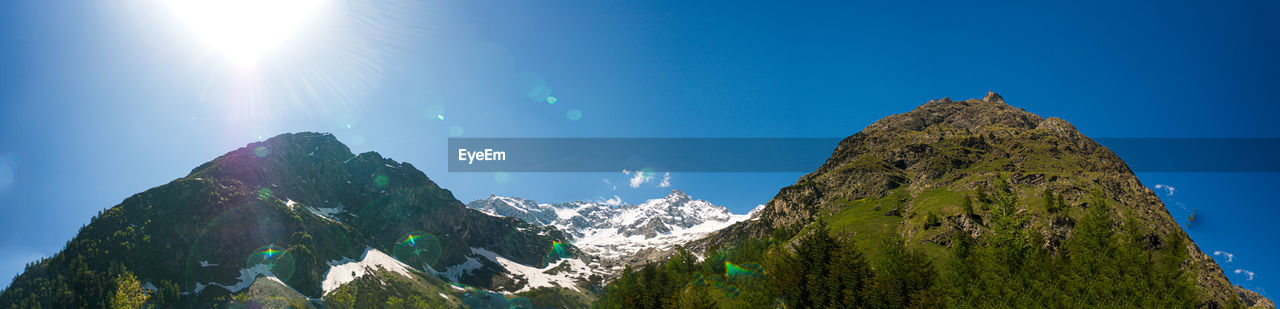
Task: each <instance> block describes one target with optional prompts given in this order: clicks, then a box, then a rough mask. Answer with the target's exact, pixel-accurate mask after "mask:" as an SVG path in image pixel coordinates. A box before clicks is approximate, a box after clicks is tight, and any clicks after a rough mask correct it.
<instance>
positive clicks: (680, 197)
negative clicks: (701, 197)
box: [663, 190, 692, 204]
mask: <svg viewBox="0 0 1280 309" xmlns="http://www.w3.org/2000/svg"><path fill="white" fill-rule="evenodd" d="M663 199H665V200H666V201H667V202H669V203H671V204H681V203H685V202H688V201H690V200H692V199H691V198H689V195H688V194H685V193H684V191H680V190H671V193H669V194H667V196H666V197H664V198H663Z"/></svg>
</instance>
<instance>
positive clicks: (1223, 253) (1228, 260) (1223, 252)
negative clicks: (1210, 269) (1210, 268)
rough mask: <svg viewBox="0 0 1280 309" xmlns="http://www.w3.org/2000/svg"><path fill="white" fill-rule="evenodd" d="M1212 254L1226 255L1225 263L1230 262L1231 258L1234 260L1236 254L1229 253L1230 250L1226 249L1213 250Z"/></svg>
mask: <svg viewBox="0 0 1280 309" xmlns="http://www.w3.org/2000/svg"><path fill="white" fill-rule="evenodd" d="M1213 255H1214V256H1219V255H1220V256H1224V257H1226V258H1227V263H1231V261H1233V260H1235V259H1236V255H1235V254H1231V252H1226V251H1214V252H1213Z"/></svg>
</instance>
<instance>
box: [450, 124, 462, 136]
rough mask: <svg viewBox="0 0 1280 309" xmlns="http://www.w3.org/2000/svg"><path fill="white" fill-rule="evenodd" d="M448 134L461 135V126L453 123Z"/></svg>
mask: <svg viewBox="0 0 1280 309" xmlns="http://www.w3.org/2000/svg"><path fill="white" fill-rule="evenodd" d="M449 136H453V137H458V136H462V126H459V125H454V126H452V127H449Z"/></svg>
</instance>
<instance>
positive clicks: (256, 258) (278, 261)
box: [245, 245, 294, 281]
mask: <svg viewBox="0 0 1280 309" xmlns="http://www.w3.org/2000/svg"><path fill="white" fill-rule="evenodd" d="M293 266H294V261H293V255H291V254H289V252H288V251H285V249H284V248H281V247H280V246H276V245H266V246H262V247H258V249H257V250H254V251H253V253H251V254H249V259H248V261H246V262H245V269H251V270H255V269H256V270H258V271H261V272H264V273H265V274H269V275H272V276H275V277H276V278H278V279H280V280H281V281H288V280H289V277H291V276H293Z"/></svg>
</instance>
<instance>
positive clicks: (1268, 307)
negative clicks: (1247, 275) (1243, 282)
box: [1236, 285, 1276, 309]
mask: <svg viewBox="0 0 1280 309" xmlns="http://www.w3.org/2000/svg"><path fill="white" fill-rule="evenodd" d="M1236 292H1237V293H1239V295H1240V302H1241V303H1242V304H1244V305H1245V307H1247V308H1257V309H1275V308H1276V303H1274V302H1271V300H1270V299H1267V298H1266V297H1262V295H1259V294H1258V292H1254V291H1250V290H1248V289H1245V288H1244V287H1242V286H1239V285H1237V286H1236Z"/></svg>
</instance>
